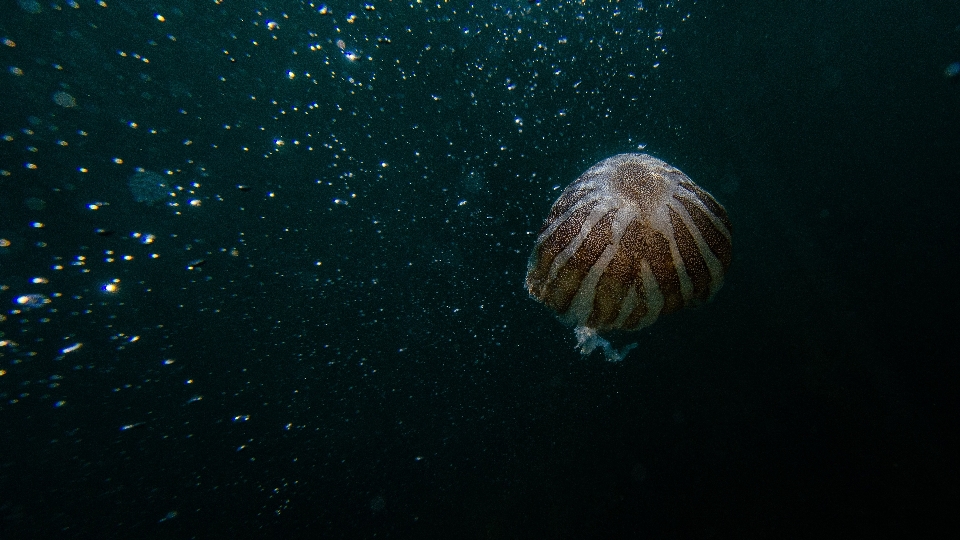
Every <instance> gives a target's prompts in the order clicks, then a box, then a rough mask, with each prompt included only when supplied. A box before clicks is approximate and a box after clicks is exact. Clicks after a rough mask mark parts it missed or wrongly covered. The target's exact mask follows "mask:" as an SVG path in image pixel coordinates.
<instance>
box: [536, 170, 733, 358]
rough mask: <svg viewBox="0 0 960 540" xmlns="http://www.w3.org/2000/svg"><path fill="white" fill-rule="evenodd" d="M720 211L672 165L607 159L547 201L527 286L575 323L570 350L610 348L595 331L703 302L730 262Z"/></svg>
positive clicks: (641, 322)
mask: <svg viewBox="0 0 960 540" xmlns="http://www.w3.org/2000/svg"><path fill="white" fill-rule="evenodd" d="M731 233H732V228H731V225H730V221H729V219H728V218H727V212H726V210H725V209H724V208H723V206H721V205H720V203H718V202H717V201H716V200H715V199H714V198H713V197H712V196H711V195H710V194H709V193H707V192H706V191H704V190H703V189H702V188H700V187H699V186H697V185H696V184H695V183H694V182H693V180H691V179H690V178H689V177H688V176H687V175H685V174H683V173H682V172H680V170H678V169H677V168H675V167H673V166H672V165H670V164H668V163H666V162H664V161H661V160H659V159H657V158H655V157H653V156H650V155H648V154H619V155H616V156H613V157H610V158H607V159H605V160H603V161H601V162H599V163H597V164H596V165H594V166H593V167H590V168H589V169H588V170H587V171H586V172H585V173H583V174H582V175H580V177H579V178H577V179H576V180H575V181H573V183H571V184H570V185H569V186H567V187H566V189H564V190H563V193H561V194H560V198H558V199H557V201H556V202H555V203H553V207H552V208H551V209H550V213H549V215H548V216H547V219H546V222H545V223H544V224H543V228H542V229H541V230H540V234H539V236H538V237H537V242H536V245H535V246H534V249H533V253H532V254H531V256H530V262H529V264H528V266H527V279H526V285H527V291H528V292H529V293H530V295H531V296H533V297H534V298H535V299H536V300H538V301H540V302H542V303H543V304H545V305H547V306H548V307H550V308H551V309H553V310H554V311H555V312H556V313H557V315H558V316H559V317H560V320H561V321H563V322H564V323H565V324H567V325H570V326H573V327H574V328H575V330H574V333H575V335H576V337H577V348H578V349H579V350H580V352H581V353H582V354H584V355H589V354H590V353H592V352H593V351H594V350H595V349H596V348H597V347H602V348H603V350H604V353H605V355H606V358H607V360H610V361H613V362H617V361H620V360H622V359H623V358H624V357H625V356H626V355H627V353H629V352H630V350H632V349H633V348H634V347H636V343H632V344H630V345H627V346H626V347H624V348H622V349H620V350H617V349H615V348H614V347H613V346H612V345H611V344H610V342H609V341H607V340H606V339H605V338H603V337H601V336H600V332H608V331H617V330H626V331H632V330H639V329H641V328H645V327H647V326H650V325H651V324H653V323H654V321H656V320H657V318H658V317H659V316H660V315H664V314H667V313H672V312H674V311H677V310H680V309H682V308H684V307H687V306H694V305H698V304H701V303H703V302H706V301H707V300H709V299H710V298H712V297H713V295H714V294H716V292H717V291H718V290H719V289H720V286H721V285H722V284H723V276H724V274H725V273H726V271H727V268H729V266H730V261H731V258H732V237H731Z"/></svg>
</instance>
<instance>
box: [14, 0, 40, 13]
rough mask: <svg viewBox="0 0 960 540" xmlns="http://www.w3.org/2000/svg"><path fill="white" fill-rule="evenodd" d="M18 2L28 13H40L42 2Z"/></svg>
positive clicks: (35, 0)
mask: <svg viewBox="0 0 960 540" xmlns="http://www.w3.org/2000/svg"><path fill="white" fill-rule="evenodd" d="M17 3H18V4H20V9H22V10H24V11H26V12H27V13H34V14H36V13H40V2H37V0H18V1H17Z"/></svg>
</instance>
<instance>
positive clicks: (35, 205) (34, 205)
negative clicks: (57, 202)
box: [23, 197, 47, 210]
mask: <svg viewBox="0 0 960 540" xmlns="http://www.w3.org/2000/svg"><path fill="white" fill-rule="evenodd" d="M23 205H24V206H26V207H27V208H29V209H31V210H43V209H44V208H46V207H47V203H46V202H44V201H43V200H42V199H38V198H36V197H28V198H27V199H26V200H25V201H23Z"/></svg>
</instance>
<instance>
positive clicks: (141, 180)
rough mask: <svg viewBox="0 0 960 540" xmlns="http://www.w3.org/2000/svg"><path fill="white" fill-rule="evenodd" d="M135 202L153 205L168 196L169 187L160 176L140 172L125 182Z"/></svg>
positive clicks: (151, 172)
mask: <svg viewBox="0 0 960 540" xmlns="http://www.w3.org/2000/svg"><path fill="white" fill-rule="evenodd" d="M127 185H128V186H129V187H130V192H131V193H133V198H134V199H135V200H136V201H137V202H144V203H147V204H153V203H155V202H157V201H161V200H163V199H165V198H167V197H169V196H170V186H168V185H167V183H166V181H165V180H164V178H163V177H162V176H160V175H159V174H157V173H155V172H153V171H141V172H138V173H136V174H134V175H133V176H131V177H130V180H129V181H128V182H127Z"/></svg>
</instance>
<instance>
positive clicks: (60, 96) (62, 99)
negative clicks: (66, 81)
mask: <svg viewBox="0 0 960 540" xmlns="http://www.w3.org/2000/svg"><path fill="white" fill-rule="evenodd" d="M53 102H54V103H56V104H57V105H59V106H61V107H66V108H68V109H71V108H73V107H76V106H77V100H76V99H74V97H73V96H71V95H70V94H68V93H66V92H64V91H62V90H61V91H58V92H54V93H53Z"/></svg>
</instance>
